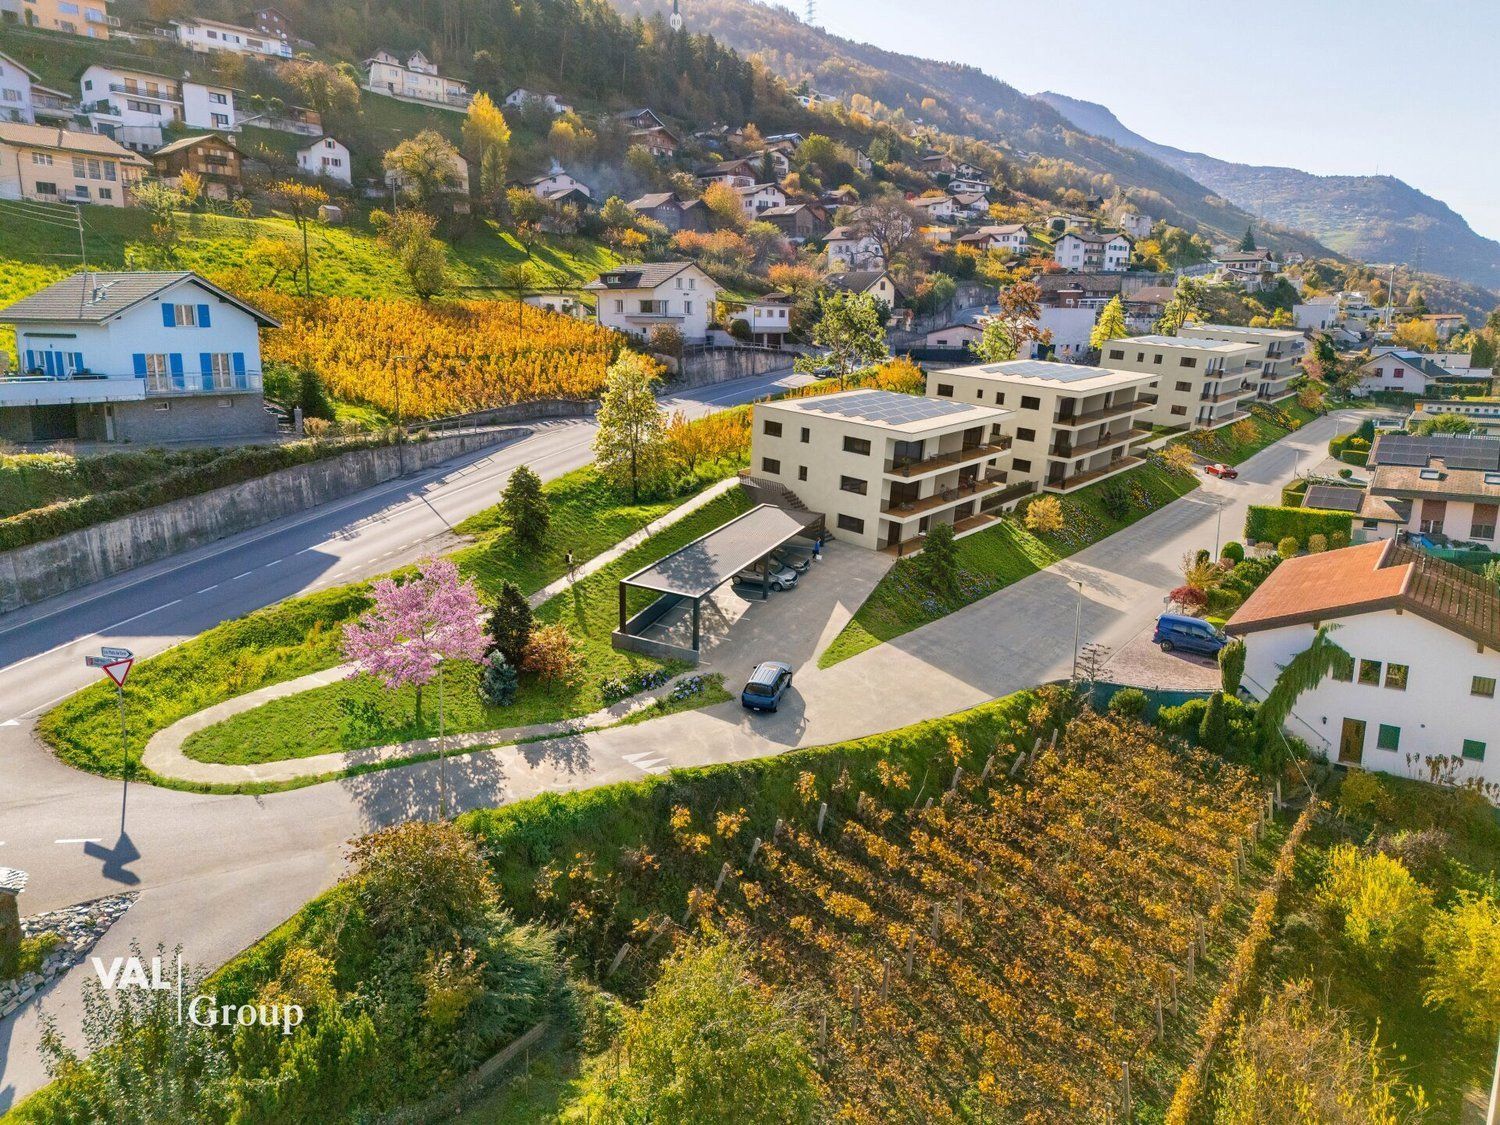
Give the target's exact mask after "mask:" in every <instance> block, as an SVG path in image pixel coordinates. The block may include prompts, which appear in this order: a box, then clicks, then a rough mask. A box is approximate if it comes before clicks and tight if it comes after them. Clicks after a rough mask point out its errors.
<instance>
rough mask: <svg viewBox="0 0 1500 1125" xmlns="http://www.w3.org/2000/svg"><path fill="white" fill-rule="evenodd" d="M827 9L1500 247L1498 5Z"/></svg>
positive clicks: (1190, 143)
mask: <svg viewBox="0 0 1500 1125" xmlns="http://www.w3.org/2000/svg"><path fill="white" fill-rule="evenodd" d="M780 2H782V3H785V4H786V6H787V7H790V8H792V9H793V10H794V11H796V12H798V14H799V15H800V14H803V13H804V12H805V7H806V5H805V0H790V2H789V0H780ZM816 4H817V16H816V20H815V22H816V23H817V24H818V25H819V26H821V27H823V28H825V29H826V30H828V31H830V32H832V33H834V34H836V35H840V36H843V37H845V38H848V39H855V40H859V41H862V42H866V43H873V44H875V45H877V46H880V47H884V48H886V49H888V50H894V51H901V52H903V53H905V54H913V55H922V56H925V57H927V58H934V59H942V60H947V61H952V62H960V63H968V64H970V65H972V66H977V67H978V68H980V69H981V70H983V71H985V72H986V73H989V74H991V75H993V76H995V77H996V78H999V79H1001V80H1003V81H1005V82H1008V83H1010V84H1011V85H1012V86H1015V87H1016V88H1017V89H1019V90H1021V91H1023V92H1025V93H1028V94H1034V93H1038V92H1040V91H1042V90H1054V91H1056V92H1058V93H1061V94H1068V95H1071V96H1072V97H1075V98H1082V99H1084V100H1086V101H1092V102H1098V103H1100V104H1102V105H1105V106H1108V107H1109V108H1110V109H1112V110H1113V111H1114V113H1115V116H1116V117H1118V118H1119V119H1120V120H1121V121H1122V122H1123V123H1124V124H1125V125H1126V126H1127V127H1129V128H1131V129H1134V130H1135V131H1136V132H1137V133H1139V134H1141V135H1142V136H1144V137H1147V138H1149V139H1151V140H1154V141H1157V142H1158V143H1161V144H1167V145H1172V146H1175V147H1177V148H1183V149H1190V150H1193V151H1197V152H1204V153H1207V154H1209V155H1211V156H1217V157H1220V158H1222V159H1225V160H1234V161H1239V162H1242V163H1246V164H1279V165H1286V166H1289V167H1294V168H1301V169H1303V170H1305V171H1308V172H1315V173H1318V174H1320V175H1331V174H1344V175H1372V174H1376V173H1380V174H1385V175H1394V176H1398V177H1400V178H1401V179H1403V180H1405V181H1406V182H1407V183H1409V184H1411V185H1412V186H1413V187H1416V188H1418V189H1420V190H1421V191H1424V192H1426V193H1427V194H1428V195H1431V196H1435V197H1436V198H1438V199H1441V200H1442V201H1443V202H1445V203H1447V204H1448V205H1449V206H1450V207H1452V208H1453V209H1454V210H1456V211H1457V212H1459V214H1461V215H1463V216H1464V217H1465V218H1466V219H1467V220H1468V221H1469V225H1470V226H1472V227H1473V228H1474V229H1475V230H1477V231H1478V232H1479V233H1480V234H1484V235H1488V236H1489V237H1491V238H1500V190H1497V189H1500V143H1497V133H1500V3H1496V2H1495V0H1427V2H1425V3H1416V4H1413V3H1411V2H1410V0H1402V2H1400V3H1398V2H1396V0H1300V2H1299V0H1256V2H1255V3H1253V4H1251V3H1245V2H1243V0H1240V2H1232V0H1062V2H1054V3H1036V2H1034V0H1033V2H1028V3H1015V2H997V0H945V2H938V0H816ZM690 5H691V0H686V2H685V3H684V9H685V10H686V11H689V12H690V11H691V7H690Z"/></svg>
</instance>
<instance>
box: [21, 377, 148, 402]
mask: <svg viewBox="0 0 1500 1125" xmlns="http://www.w3.org/2000/svg"><path fill="white" fill-rule="evenodd" d="M145 397H146V391H145V387H144V386H143V385H142V381H141V380H140V379H137V378H135V377H134V376H126V377H119V376H116V377H110V376H107V375H88V374H79V375H74V376H72V377H66V376H65V377H62V378H58V377H56V376H52V375H25V374H21V373H19V372H8V373H5V374H0V407H7V406H66V405H68V404H70V403H82V402H133V401H138V400H140V399H143V398H145Z"/></svg>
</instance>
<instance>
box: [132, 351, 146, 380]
mask: <svg viewBox="0 0 1500 1125" xmlns="http://www.w3.org/2000/svg"><path fill="white" fill-rule="evenodd" d="M130 358H131V360H132V361H133V362H134V363H135V377H136V378H137V379H144V378H145V377H146V356H145V353H143V352H136V353H135V355H133V356H131V357H130Z"/></svg>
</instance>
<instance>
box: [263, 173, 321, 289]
mask: <svg viewBox="0 0 1500 1125" xmlns="http://www.w3.org/2000/svg"><path fill="white" fill-rule="evenodd" d="M268 194H269V195H270V198H271V206H273V207H279V208H280V209H281V210H283V211H285V212H286V213H287V214H288V215H289V216H291V220H292V222H293V223H294V224H296V227H297V233H298V234H299V235H301V236H302V295H303V296H304V297H311V296H312V253H311V251H310V250H309V248H308V228H309V227H310V226H311V225H312V221H313V219H315V218H316V217H317V214H318V208H319V207H322V206H323V205H324V204H325V203H327V202H328V193H327V192H326V191H324V190H323V189H322V188H320V187H318V186H317V185H316V184H301V183H298V182H297V181H296V180H280V181H278V182H276V183H274V184H272V185H271V189H270V191H269V192H268Z"/></svg>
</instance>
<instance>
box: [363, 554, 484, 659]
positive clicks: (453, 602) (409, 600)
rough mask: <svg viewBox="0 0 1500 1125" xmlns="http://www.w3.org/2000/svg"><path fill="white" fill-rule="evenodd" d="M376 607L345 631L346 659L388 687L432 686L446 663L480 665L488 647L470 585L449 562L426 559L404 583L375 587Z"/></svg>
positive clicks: (384, 580) (479, 606)
mask: <svg viewBox="0 0 1500 1125" xmlns="http://www.w3.org/2000/svg"><path fill="white" fill-rule="evenodd" d="M373 592H374V598H375V604H374V605H373V606H371V607H370V608H369V609H368V610H366V611H365V613H364V614H363V615H362V616H361V617H360V619H359V620H358V621H351V622H349V623H348V624H346V625H345V626H344V637H343V652H344V656H345V657H346V658H347V659H349V660H352V661H354V662H355V663H356V664H357V665H359V669H360V671H363V672H368V673H370V674H371V675H372V676H376V677H378V678H379V679H380V682H381V683H383V684H385V686H386V687H388V688H392V689H395V688H399V687H401V686H403V685H405V684H411V685H413V686H415V687H417V688H420V687H422V685H424V684H427V683H431V682H432V680H433V678H434V677H435V676H436V675H437V670H438V666H439V665H440V664H441V663H442V662H443V661H444V660H480V659H482V658H483V657H484V654H485V652H486V651H487V649H488V647H489V644H488V639H487V638H486V637H485V634H484V629H483V627H482V625H481V623H480V619H481V616H482V615H483V613H484V606H483V604H482V603H481V602H480V600H479V594H478V592H477V591H476V590H475V589H474V583H473V582H472V581H467V580H465V581H460V580H459V577H458V567H457V566H455V565H454V564H453V562H452V561H450V560H448V559H427V560H426V561H424V562H423V563H422V564H421V573H420V574H419V575H418V576H417V577H416V578H412V579H409V580H408V581H406V582H404V583H397V582H396V581H395V580H394V579H390V578H382V579H381V580H380V581H378V582H376V583H375V586H374V589H373Z"/></svg>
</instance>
